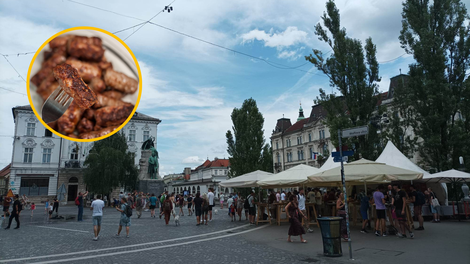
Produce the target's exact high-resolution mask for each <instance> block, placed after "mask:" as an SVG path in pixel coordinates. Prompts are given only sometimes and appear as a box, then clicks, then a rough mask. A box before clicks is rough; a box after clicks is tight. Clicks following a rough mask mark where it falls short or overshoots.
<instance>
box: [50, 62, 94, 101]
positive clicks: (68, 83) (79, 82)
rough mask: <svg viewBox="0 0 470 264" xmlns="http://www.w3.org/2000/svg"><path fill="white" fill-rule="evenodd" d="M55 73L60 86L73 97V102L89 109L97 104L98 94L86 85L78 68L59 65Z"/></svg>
mask: <svg viewBox="0 0 470 264" xmlns="http://www.w3.org/2000/svg"><path fill="white" fill-rule="evenodd" d="M53 73H54V77H55V78H56V80H57V81H58V82H59V86H60V87H61V88H62V89H63V90H64V91H65V92H66V93H67V94H68V95H70V96H71V97H73V101H74V102H75V103H76V104H78V105H79V106H80V107H82V108H84V109H87V108H90V107H91V106H92V105H93V104H94V103H95V102H96V94H95V93H94V92H93V90H91V89H90V87H88V85H86V83H85V82H84V81H83V79H82V78H81V77H80V75H79V74H78V71H77V69H76V68H74V67H72V66H70V65H69V64H66V63H64V64H61V65H57V66H56V67H55V68H54V70H53Z"/></svg>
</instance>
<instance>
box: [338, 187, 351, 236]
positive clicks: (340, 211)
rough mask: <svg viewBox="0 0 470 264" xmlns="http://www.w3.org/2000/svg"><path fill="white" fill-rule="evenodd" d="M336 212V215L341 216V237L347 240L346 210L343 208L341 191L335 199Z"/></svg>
mask: <svg viewBox="0 0 470 264" xmlns="http://www.w3.org/2000/svg"><path fill="white" fill-rule="evenodd" d="M336 214H337V216H339V217H341V218H343V221H341V237H342V238H343V239H344V240H345V241H348V231H347V229H346V210H345V209H344V194H343V193H342V192H340V193H339V195H338V200H336Z"/></svg>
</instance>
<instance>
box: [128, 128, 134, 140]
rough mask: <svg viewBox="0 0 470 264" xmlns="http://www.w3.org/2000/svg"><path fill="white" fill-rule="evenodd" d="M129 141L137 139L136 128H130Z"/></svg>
mask: <svg viewBox="0 0 470 264" xmlns="http://www.w3.org/2000/svg"><path fill="white" fill-rule="evenodd" d="M129 141H135V130H129Z"/></svg>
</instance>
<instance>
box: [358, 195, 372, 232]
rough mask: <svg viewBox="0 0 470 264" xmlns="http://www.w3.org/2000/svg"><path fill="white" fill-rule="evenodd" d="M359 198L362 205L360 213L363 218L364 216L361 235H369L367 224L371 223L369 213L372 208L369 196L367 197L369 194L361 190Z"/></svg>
mask: <svg viewBox="0 0 470 264" xmlns="http://www.w3.org/2000/svg"><path fill="white" fill-rule="evenodd" d="M358 198H359V203H360V205H361V207H360V212H361V216H362V229H361V233H364V234H365V233H369V232H367V230H366V226H367V222H369V215H368V212H369V207H370V198H369V196H367V194H366V193H365V192H364V190H361V192H360V193H359V196H358Z"/></svg>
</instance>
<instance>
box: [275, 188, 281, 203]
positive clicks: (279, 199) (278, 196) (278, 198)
mask: <svg viewBox="0 0 470 264" xmlns="http://www.w3.org/2000/svg"><path fill="white" fill-rule="evenodd" d="M280 201H281V192H280V191H277V193H276V203H279V202H280Z"/></svg>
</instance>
